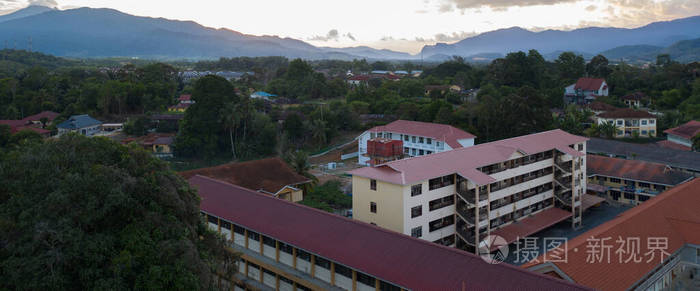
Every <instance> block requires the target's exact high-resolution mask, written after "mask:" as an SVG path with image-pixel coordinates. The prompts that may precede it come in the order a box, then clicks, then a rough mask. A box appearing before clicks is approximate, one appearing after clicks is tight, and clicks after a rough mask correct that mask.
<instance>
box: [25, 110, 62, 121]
mask: <svg viewBox="0 0 700 291" xmlns="http://www.w3.org/2000/svg"><path fill="white" fill-rule="evenodd" d="M59 115H60V114H58V113H56V112H53V111H42V112H40V113H37V114H34V115H30V116H27V117H25V118H24V119H22V120H24V121H41V119H42V118H44V117H46V118H47V119H48V120H49V121H52V120H54V119H56V117H58V116H59Z"/></svg>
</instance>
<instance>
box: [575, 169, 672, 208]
mask: <svg viewBox="0 0 700 291" xmlns="http://www.w3.org/2000/svg"><path fill="white" fill-rule="evenodd" d="M588 183H591V184H597V185H602V186H606V187H609V188H610V189H608V190H607V191H605V193H602V195H603V197H605V198H607V199H609V200H612V201H617V202H619V203H623V204H628V205H638V204H640V203H642V202H644V201H646V200H648V199H651V198H652V197H654V196H656V195H658V194H660V193H661V192H664V191H666V190H668V189H671V188H673V186H672V185H664V184H659V183H652V182H648V181H635V180H629V179H624V178H621V177H607V176H600V175H591V176H589V177H588ZM625 186H628V187H632V189H633V190H632V189H631V190H632V191H629V192H626V191H624V190H623V188H624V187H625ZM636 190H641V192H637V191H636Z"/></svg>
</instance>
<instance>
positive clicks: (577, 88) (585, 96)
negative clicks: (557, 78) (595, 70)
mask: <svg viewBox="0 0 700 291" xmlns="http://www.w3.org/2000/svg"><path fill="white" fill-rule="evenodd" d="M564 90H565V92H564V101H565V102H566V103H574V104H589V103H591V102H593V101H595V99H596V97H597V96H608V83H606V82H605V79H599V78H580V79H578V81H576V83H575V84H571V85H569V86H567V87H566V88H565V89H564Z"/></svg>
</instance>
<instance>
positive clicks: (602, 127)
mask: <svg viewBox="0 0 700 291" xmlns="http://www.w3.org/2000/svg"><path fill="white" fill-rule="evenodd" d="M598 131H599V132H600V135H601V136H603V137H605V138H613V137H615V134H616V133H617V126H615V124H614V123H612V122H603V123H601V124H599V125H598Z"/></svg>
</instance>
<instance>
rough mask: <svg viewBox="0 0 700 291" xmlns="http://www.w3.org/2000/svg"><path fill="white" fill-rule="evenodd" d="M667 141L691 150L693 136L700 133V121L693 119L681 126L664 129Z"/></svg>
mask: <svg viewBox="0 0 700 291" xmlns="http://www.w3.org/2000/svg"><path fill="white" fill-rule="evenodd" d="M664 133H665V134H666V141H668V143H673V144H676V145H679V146H681V147H680V149H683V150H691V149H692V148H693V137H695V136H697V135H698V134H700V121H695V120H691V121H689V122H687V123H685V124H683V125H681V126H679V127H674V128H671V129H667V130H664Z"/></svg>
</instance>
